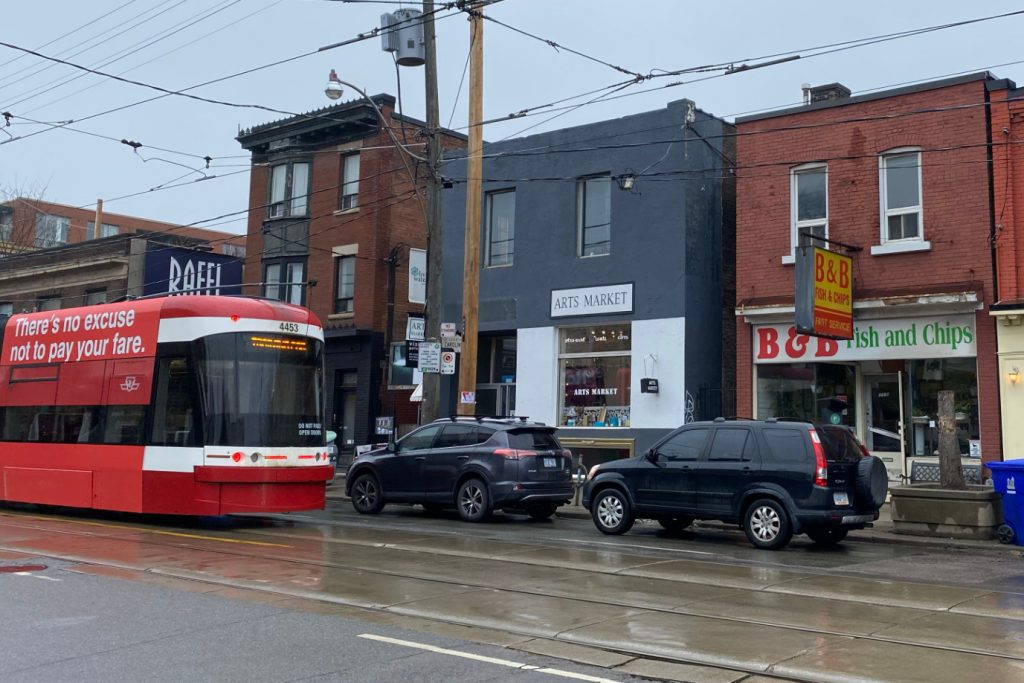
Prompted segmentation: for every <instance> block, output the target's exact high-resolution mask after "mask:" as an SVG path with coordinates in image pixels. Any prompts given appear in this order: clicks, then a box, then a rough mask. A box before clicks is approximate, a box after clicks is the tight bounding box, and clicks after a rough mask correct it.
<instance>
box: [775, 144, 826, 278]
mask: <svg viewBox="0 0 1024 683" xmlns="http://www.w3.org/2000/svg"><path fill="white" fill-rule="evenodd" d="M790 213H791V218H790V249H791V251H790V255H789V257H788V258H784V259H783V262H784V263H792V262H793V257H794V254H795V253H796V248H797V247H798V246H800V245H801V244H807V243H813V240H809V239H808V238H806V237H803V238H802V237H801V235H802V234H808V233H809V234H811V235H814V236H815V237H821V238H824V239H828V166H827V165H825V164H805V165H803V166H798V167H797V168H794V169H793V170H792V172H791V173H790Z"/></svg>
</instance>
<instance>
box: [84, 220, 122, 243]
mask: <svg viewBox="0 0 1024 683" xmlns="http://www.w3.org/2000/svg"><path fill="white" fill-rule="evenodd" d="M120 232H121V230H120V228H118V227H117V226H116V225H111V224H110V223H103V224H101V225H100V234H98V235H97V234H96V221H89V222H88V223H86V224H85V239H87V240H91V239H95V238H98V237H113V236H114V235H117V234H119V233H120Z"/></svg>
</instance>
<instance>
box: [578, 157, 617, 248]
mask: <svg viewBox="0 0 1024 683" xmlns="http://www.w3.org/2000/svg"><path fill="white" fill-rule="evenodd" d="M576 221H577V236H576V239H577V254H578V255H579V256H605V255H607V254H610V253H611V252H612V178H611V176H610V175H601V176H595V177H592V178H583V179H581V180H580V181H579V182H577V183H576Z"/></svg>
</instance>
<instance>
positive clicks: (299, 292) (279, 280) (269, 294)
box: [263, 259, 306, 306]
mask: <svg viewBox="0 0 1024 683" xmlns="http://www.w3.org/2000/svg"><path fill="white" fill-rule="evenodd" d="M272 268H276V269H277V274H276V277H275V278H273V279H272V278H271V275H270V273H271V269H272ZM296 269H297V270H298V279H296V278H295V275H296ZM305 270H306V264H305V262H304V261H302V260H287V259H282V260H275V261H272V262H270V263H264V264H263V296H264V297H265V298H267V299H274V300H276V301H284V302H285V303H290V304H296V305H299V306H303V305H305V303H304V302H305V289H306V288H305V286H304V284H305V280H304V277H305Z"/></svg>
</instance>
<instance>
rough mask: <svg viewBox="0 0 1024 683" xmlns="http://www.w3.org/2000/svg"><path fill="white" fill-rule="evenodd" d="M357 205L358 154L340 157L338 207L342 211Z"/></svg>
mask: <svg viewBox="0 0 1024 683" xmlns="http://www.w3.org/2000/svg"><path fill="white" fill-rule="evenodd" d="M358 206H359V155H358V154H346V155H345V156H343V157H341V196H340V199H339V201H338V208H339V209H341V210H342V211H346V210H348V209H354V208H356V207H358Z"/></svg>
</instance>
